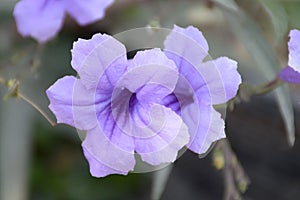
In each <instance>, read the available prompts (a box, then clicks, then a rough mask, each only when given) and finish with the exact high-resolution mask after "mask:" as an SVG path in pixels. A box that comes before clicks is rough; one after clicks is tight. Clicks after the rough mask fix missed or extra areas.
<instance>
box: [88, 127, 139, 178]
mask: <svg viewBox="0 0 300 200" xmlns="http://www.w3.org/2000/svg"><path fill="white" fill-rule="evenodd" d="M118 139H119V140H120V141H122V138H118ZM82 147H83V149H84V151H85V155H86V156H87V159H88V161H89V164H90V167H91V169H92V171H91V172H92V174H93V175H95V176H99V175H100V176H102V175H106V174H108V173H114V172H120V173H121V174H127V173H128V172H129V171H131V170H133V168H134V165H135V159H134V151H133V149H132V150H125V149H124V148H121V147H120V146H118V145H117V144H114V143H112V141H111V139H110V138H107V136H106V135H104V134H103V131H102V130H101V127H100V126H97V127H96V128H94V129H92V130H90V131H88V132H87V135H86V138H85V140H84V141H83V143H82ZM96 161H97V162H96ZM101 165H105V167H108V168H110V169H107V168H103V166H101Z"/></svg>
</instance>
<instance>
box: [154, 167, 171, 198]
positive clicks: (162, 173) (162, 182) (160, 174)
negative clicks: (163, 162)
mask: <svg viewBox="0 0 300 200" xmlns="http://www.w3.org/2000/svg"><path fill="white" fill-rule="evenodd" d="M172 169H173V164H170V165H168V166H167V167H165V168H163V169H161V170H158V171H155V172H154V174H153V183H152V191H151V200H159V199H160V198H161V195H162V194H163V191H164V190H165V187H166V184H167V181H168V178H169V175H170V173H171V171H172Z"/></svg>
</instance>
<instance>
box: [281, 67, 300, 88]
mask: <svg viewBox="0 0 300 200" xmlns="http://www.w3.org/2000/svg"><path fill="white" fill-rule="evenodd" d="M278 76H279V78H280V79H281V80H283V81H285V82H287V83H296V84H299V83H300V73H299V72H297V71H295V70H294V69H293V68H292V67H290V66H287V67H285V68H283V69H282V70H281V71H280V72H279V75H278Z"/></svg>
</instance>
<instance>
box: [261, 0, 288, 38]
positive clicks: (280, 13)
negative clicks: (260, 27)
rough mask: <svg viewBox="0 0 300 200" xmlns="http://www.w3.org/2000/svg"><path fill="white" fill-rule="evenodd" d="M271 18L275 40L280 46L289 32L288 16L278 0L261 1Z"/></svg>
mask: <svg viewBox="0 0 300 200" xmlns="http://www.w3.org/2000/svg"><path fill="white" fill-rule="evenodd" d="M258 2H260V3H261V5H262V6H263V8H264V9H265V10H266V12H267V13H268V15H269V16H270V19H271V22H272V25H273V28H274V40H275V43H276V44H278V43H279V42H280V41H281V40H282V38H283V37H284V35H285V34H286V32H287V30H288V20H289V19H288V15H287V13H286V10H285V8H284V6H283V4H282V3H281V2H280V1H278V0H259V1H258Z"/></svg>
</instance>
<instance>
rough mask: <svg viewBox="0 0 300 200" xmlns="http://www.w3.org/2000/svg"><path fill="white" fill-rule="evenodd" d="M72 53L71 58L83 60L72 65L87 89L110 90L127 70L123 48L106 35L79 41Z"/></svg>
mask: <svg viewBox="0 0 300 200" xmlns="http://www.w3.org/2000/svg"><path fill="white" fill-rule="evenodd" d="M97 43H98V44H97ZM85 45H86V46H88V48H87V49H85ZM72 53H73V55H72V56H73V57H75V56H79V55H80V58H81V60H83V62H82V63H81V64H80V61H79V60H78V59H77V60H75V59H74V60H73V62H72V65H73V68H74V69H76V70H77V72H78V74H79V76H80V80H81V82H82V84H83V85H84V86H85V87H86V88H87V89H96V88H97V87H100V88H101V89H102V90H111V89H112V88H113V87H114V85H115V84H116V83H117V81H118V80H119V79H120V77H121V76H122V75H123V74H124V72H125V71H126V69H127V56H126V49H125V46H124V45H123V44H121V43H120V42H119V41H118V40H116V39H114V38H113V37H111V36H108V35H101V34H98V35H97V36H94V37H93V38H92V39H91V40H89V41H83V40H80V41H78V42H77V43H76V44H75V45H74V50H73V52H72ZM98 89H99V88H98Z"/></svg>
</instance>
